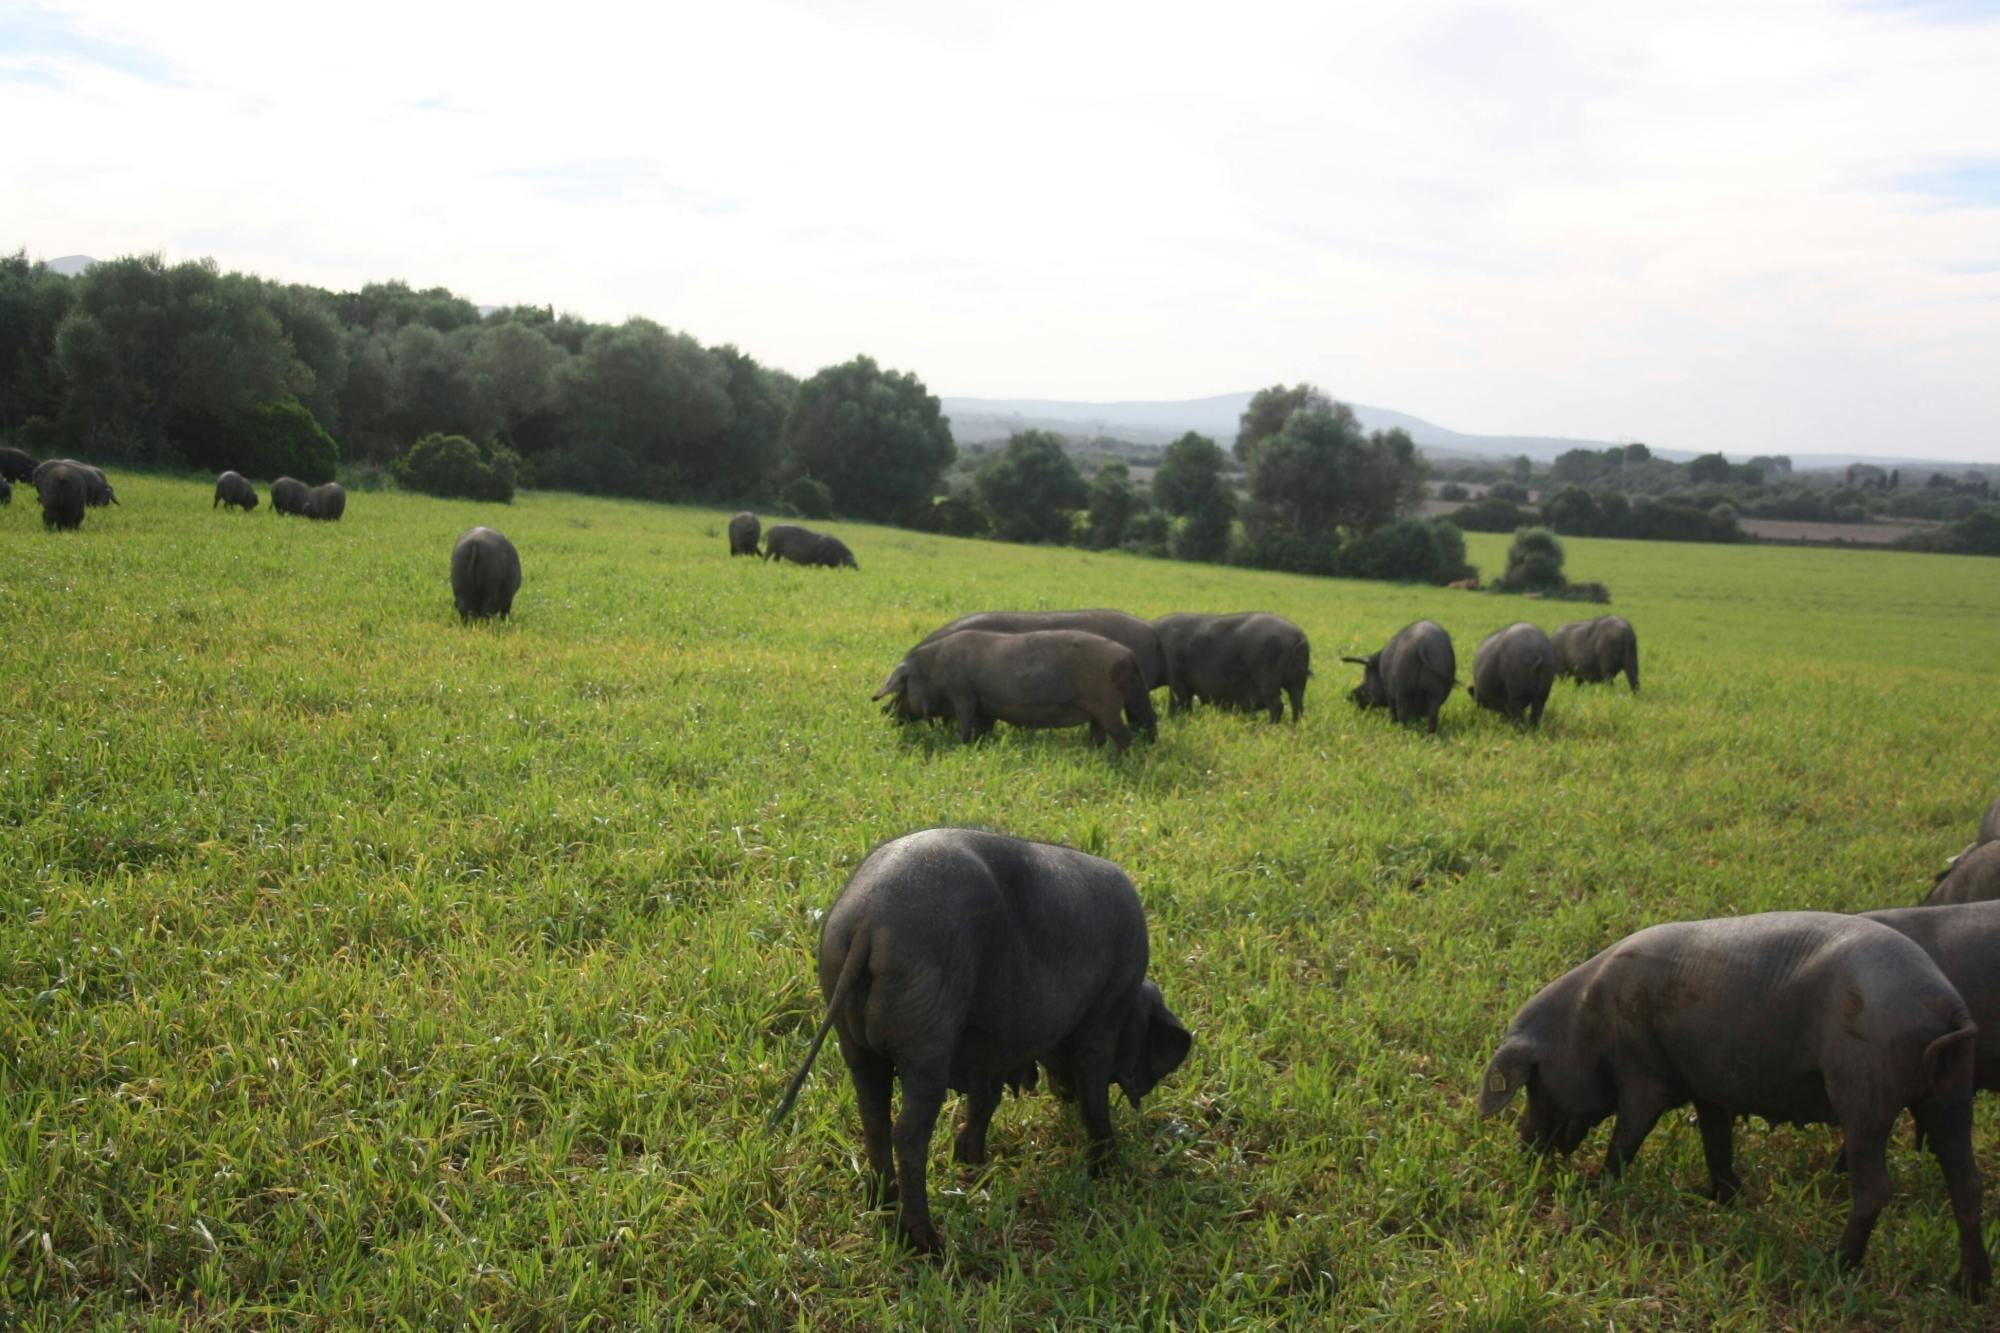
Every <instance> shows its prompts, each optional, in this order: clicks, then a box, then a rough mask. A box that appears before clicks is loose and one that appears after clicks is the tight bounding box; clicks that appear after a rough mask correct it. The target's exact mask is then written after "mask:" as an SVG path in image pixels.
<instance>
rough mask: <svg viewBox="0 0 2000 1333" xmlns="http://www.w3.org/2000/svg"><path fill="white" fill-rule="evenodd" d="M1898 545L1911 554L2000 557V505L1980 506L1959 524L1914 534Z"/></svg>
mask: <svg viewBox="0 0 2000 1333" xmlns="http://www.w3.org/2000/svg"><path fill="white" fill-rule="evenodd" d="M1896 545H1898V546H1900V547H1902V548H1903V549H1905V550H1908V551H1949V552H1955V553H1957V554H1959V555H2000V505H1992V504H1989V505H1981V506H1980V507H1979V508H1977V509H1975V510H1973V511H1972V512H1971V513H1970V514H1967V515H1966V516H1965V517H1964V518H1961V519H1959V520H1958V521H1957V522H1956V523H1947V524H1945V525H1944V526H1942V527H1936V528H1926V529H1921V530H1919V531H1916V532H1912V533H1910V534H1909V535H1908V536H1906V537H1904V538H1903V539H1902V540H1901V541H1899V542H1897V543H1896Z"/></svg>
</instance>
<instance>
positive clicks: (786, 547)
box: [764, 523, 861, 569]
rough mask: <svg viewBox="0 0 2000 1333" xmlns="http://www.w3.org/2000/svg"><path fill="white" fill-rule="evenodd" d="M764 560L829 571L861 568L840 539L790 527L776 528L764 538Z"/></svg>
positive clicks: (784, 524)
mask: <svg viewBox="0 0 2000 1333" xmlns="http://www.w3.org/2000/svg"><path fill="white" fill-rule="evenodd" d="M764 559H766V560H777V561H785V560H789V561H791V562H792V563H793V564H795V565H825V566H827V567H828V568H830V569H838V568H840V567H842V566H845V567H846V568H848V569H860V568H861V566H860V565H857V564H855V563H854V553H853V552H852V551H850V550H848V549H847V544H846V543H845V542H843V541H841V540H840V538H838V537H829V536H827V535H826V534H825V533H823V532H813V531H812V530H810V529H808V528H798V527H793V526H792V525H791V524H789V523H778V524H775V525H773V526H772V528H771V530H770V531H769V532H767V533H765V534H764Z"/></svg>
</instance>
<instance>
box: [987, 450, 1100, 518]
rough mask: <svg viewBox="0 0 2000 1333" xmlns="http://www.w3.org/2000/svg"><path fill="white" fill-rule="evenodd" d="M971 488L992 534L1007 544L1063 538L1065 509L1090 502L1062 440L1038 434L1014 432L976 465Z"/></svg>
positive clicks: (1077, 507)
mask: <svg viewBox="0 0 2000 1333" xmlns="http://www.w3.org/2000/svg"><path fill="white" fill-rule="evenodd" d="M974 485H975V486H976V487H977V489H978V492H979V503H980V505H981V506H982V507H983V508H984V509H985V510H986V516H987V518H988V519H990V520H991V521H992V524H993V533H994V535H995V536H997V537H999V538H1000V539H1001V540H1002V541H1010V542H1059V541H1063V540H1065V539H1066V538H1067V537H1068V536H1069V533H1070V517H1069V515H1070V511H1072V510H1076V509H1081V508H1083V507H1084V505H1085V504H1086V503H1088V502H1089V499H1090V491H1089V488H1088V487H1087V486H1085V485H1084V481H1083V477H1082V474H1080V473H1079V472H1078V471H1077V470H1076V464H1075V463H1073V462H1071V461H1070V457H1069V451H1068V450H1066V449H1064V448H1063V443H1062V440H1061V439H1060V438H1058V437H1057V436H1054V435H1051V434H1049V433H1048V432H1047V431H1041V430H1024V431H1019V432H1017V433H1016V434H1015V435H1014V436H1013V437H1012V438H1011V439H1009V440H1008V441H1007V447H1006V448H1004V449H1002V450H1001V451H1000V452H999V453H997V454H994V455H992V456H991V457H989V458H988V459H987V460H986V461H985V462H984V463H982V464H980V467H979V474H978V476H977V478H976V479H975V482H974Z"/></svg>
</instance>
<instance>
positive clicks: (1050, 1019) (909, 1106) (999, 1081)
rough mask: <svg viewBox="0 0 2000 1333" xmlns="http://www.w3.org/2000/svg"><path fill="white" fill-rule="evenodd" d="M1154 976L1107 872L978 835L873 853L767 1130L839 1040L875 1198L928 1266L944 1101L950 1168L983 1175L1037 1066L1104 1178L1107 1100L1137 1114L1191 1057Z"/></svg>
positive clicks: (909, 841)
mask: <svg viewBox="0 0 2000 1333" xmlns="http://www.w3.org/2000/svg"><path fill="white" fill-rule="evenodd" d="M1147 962H1148V954H1147V944H1146V916H1145V912H1144V911H1143V910H1142V909H1141V907H1140V905H1139V895H1138V893H1137V891H1135V890H1134V889H1133V887H1132V881H1131V880H1129V879H1127V878H1126V877H1125V873H1124V872H1123V871H1122V870H1120V869H1119V868H1118V867H1117V866H1115V865H1113V864H1111V862H1109V861H1105V860H1101V859H1099V858H1098V857H1095V856H1089V855H1086V854H1085V853H1083V852H1079V851H1074V850H1072V849H1070V848H1068V847H1056V846H1051V845H1050V844H1048V843H1039V842H1027V841H1024V840H1022V839H1020V838H1010V837H1006V836H1003V835H1001V834H998V833H982V832H978V831H976V830H972V829H956V828H938V829H928V830H926V831H924V832H921V833H912V834H910V835H908V836H907V837H902V838H898V839H896V840H895V841H893V842H889V843H884V844H883V845H882V846H880V847H878V848H876V849H875V850H874V851H873V852H871V853H869V855H868V858H867V859H866V860H865V861H863V862H862V863H861V865H860V866H859V867H858V868H857V869H856V870H855V872H854V875H853V877H852V878H851V879H849V880H848V881H847V886H846V887H845V888H843V889H842V890H841V891H840V896H839V897H838V898H837V899H836V900H835V901H834V904H833V907H832V909H831V910H830V911H828V913H827V915H826V921H825V923H824V925H823V926H822V927H821V929H820V937H819V987H820V993H821V994H822V995H824V996H825V997H826V1006H827V1013H826V1020H825V1021H824V1022H822V1023H821V1024H820V1026H819V1031H818V1033H817V1034H816V1035H815V1036H814V1037H813V1043H812V1048H811V1049H810V1050H809V1051H808V1052H807V1053H806V1058H805V1063H804V1064H802V1065H801V1066H800V1067H799V1072H798V1073H797V1074H796V1075H795V1076H794V1077H793V1078H792V1081H791V1084H790V1086H788V1087H787V1088H786V1089H785V1097H784V1100H783V1102H781V1103H780V1104H779V1106H778V1109H777V1111H776V1112H775V1113H774V1114H773V1115H772V1117H771V1120H772V1123H773V1124H776V1123H777V1122H778V1121H779V1120H781V1119H783V1117H784V1116H785V1114H786V1113H787V1112H788V1111H790V1110H791V1108H792V1103H793V1102H794V1101H795V1100H796V1099H797V1097H798V1094H799V1088H800V1087H801V1086H802V1085H803V1084H804V1082H805V1078H806V1074H807V1073H808V1072H809V1071H810V1070H811V1069H812V1065H813V1061H814V1059H815V1058H817V1057H818V1055H819V1048H820V1045H821V1043H823V1042H824V1041H825V1040H826V1034H827V1029H828V1028H832V1029H834V1030H835V1031H837V1032H838V1033H839V1035H840V1056H841V1059H842V1060H844V1061H845V1062H846V1064H847V1072H848V1075H849V1077H851V1078H852V1079H853V1080H854V1099H855V1101H856V1103H858V1105H859V1108H860V1111H861V1137H862V1142H863V1143H864V1144H865V1145H866V1148H867V1153H868V1168H869V1173H870V1176H871V1178H872V1185H873V1193H874V1195H875V1197H876V1199H877V1200H878V1202H881V1203H885V1204H886V1203H889V1202H893V1201H895V1200H897V1199H898V1198H900V1200H901V1205H902V1208H901V1215H900V1217H899V1219H898V1230H899V1231H900V1233H901V1234H902V1236H903V1238H904V1239H905V1240H906V1241H908V1243H909V1244H911V1245H912V1246H914V1247H916V1248H917V1249H919V1250H922V1251H925V1252H926V1253H936V1252H938V1251H939V1250H941V1249H942V1248H943V1245H942V1242H941V1241H940V1240H939V1239H938V1234H937V1229H936V1228H935V1227H934V1226H933V1225H932V1223H931V1214H930V1197H929V1195H928V1193H927V1192H926V1184H925V1179H924V1164H925V1159H926V1158H927V1157H928V1155H929V1148H930V1141H931V1130H932V1128H933V1126H934V1125H935V1124H936V1122H937V1117H938V1112H939V1109H940V1108H941V1107H942V1106H943V1104H944V1094H945V1091H946V1090H947V1089H950V1090H953V1091H956V1092H960V1093H963V1094H964V1095H965V1125H964V1127H963V1128H962V1129H961V1130H960V1131H959V1134H958V1138H957V1141H956V1143H955V1145H954V1152H953V1156H954V1157H955V1159H956V1160H957V1161H959V1162H963V1163H975V1164H976V1163H980V1162H984V1161H985V1160H986V1127H987V1125H988V1123H989V1122H990V1121H991V1120H992V1118H993V1111H994V1108H995V1107H997V1106H998V1105H999V1104H1000V1093H1001V1090H1002V1089H1003V1088H1006V1087H1012V1088H1014V1089H1015V1090H1016V1091H1017V1092H1018V1091H1021V1090H1022V1089H1024V1088H1030V1087H1033V1086H1034V1084H1035V1082H1036V1066H1037V1065H1038V1064H1039V1065H1041V1066H1042V1067H1044V1068H1046V1069H1047V1070H1048V1071H1049V1075H1050V1081H1051V1082H1052V1083H1054V1084H1055V1085H1056V1087H1057V1088H1058V1090H1062V1089H1065V1088H1066V1089H1068V1091H1069V1092H1070V1093H1071V1094H1073V1095H1074V1096H1075V1098H1076V1100H1077V1103H1078V1106H1079V1107H1080V1108H1081V1110H1082V1113H1083V1124H1084V1129H1085V1130H1086V1131H1087V1132H1088V1134H1089V1136H1090V1154H1091V1165H1092V1169H1093V1170H1101V1169H1102V1168H1103V1167H1104V1166H1106V1165H1107V1164H1108V1163H1109V1161H1110V1158H1111V1155H1112V1149H1113V1147H1114V1146H1115V1140H1114V1138H1113V1135H1112V1130H1111V1105H1110V1089H1111V1086H1112V1085H1113V1084H1116V1085H1117V1087H1118V1089H1119V1090H1120V1091H1121V1092H1123V1093H1124V1094H1125V1096H1126V1097H1127V1099H1129V1100H1130V1101H1131V1103H1132V1105H1133V1107H1134V1108H1135V1109H1136V1108H1137V1107H1138V1105H1139V1099H1140V1098H1142V1097H1144V1096H1145V1095H1146V1094H1147V1093H1149V1092H1151V1091H1152V1090H1153V1088H1154V1087H1155V1086H1156V1085H1157V1084H1158V1083H1159V1082H1160V1080H1161V1079H1163V1078H1165V1077H1166V1076H1167V1075H1168V1074H1171V1073H1172V1072H1173V1071H1174V1070H1176V1069H1178V1068H1179V1067H1180V1065H1181V1062H1182V1061H1183V1060H1185V1059H1186V1058H1187V1053H1188V1048H1189V1045H1190V1044H1191V1039H1190V1037H1189V1036H1188V1031H1187V1029H1186V1028H1185V1027H1183V1026H1182V1025H1181V1022H1180V1020H1179V1019H1177V1018H1175V1017H1174V1015H1173V1013H1172V1012H1171V1011H1169V1010H1168V1008H1167V1006H1166V1002H1165V1001H1164V1000H1163V999H1162V998H1161V996H1160V990H1159V987H1157V986H1155V985H1154V984H1153V983H1152V982H1150V981H1148V980H1146V966H1147ZM898 1079H900V1080H901V1082H902V1085H903V1107H902V1113H901V1114H900V1115H898V1116H897V1117H896V1118H895V1121H894V1123H893V1125H892V1123H891V1121H890V1116H889V1094H890V1085H891V1084H892V1083H893V1082H894V1081H896V1080H898ZM892 1150H893V1157H892Z"/></svg>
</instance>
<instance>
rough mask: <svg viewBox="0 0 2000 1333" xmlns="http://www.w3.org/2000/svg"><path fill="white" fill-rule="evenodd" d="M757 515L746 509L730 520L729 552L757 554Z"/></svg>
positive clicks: (732, 553) (733, 553) (734, 553)
mask: <svg viewBox="0 0 2000 1333" xmlns="http://www.w3.org/2000/svg"><path fill="white" fill-rule="evenodd" d="M758 531H759V525H758V522H757V516H756V515H755V514H753V513H751V512H750V511H749V510H747V509H745V510H744V511H743V512H742V513H740V514H737V515H736V516H735V517H734V518H731V519H730V520H729V554H731V555H755V554H757V533H758Z"/></svg>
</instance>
